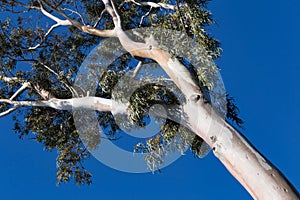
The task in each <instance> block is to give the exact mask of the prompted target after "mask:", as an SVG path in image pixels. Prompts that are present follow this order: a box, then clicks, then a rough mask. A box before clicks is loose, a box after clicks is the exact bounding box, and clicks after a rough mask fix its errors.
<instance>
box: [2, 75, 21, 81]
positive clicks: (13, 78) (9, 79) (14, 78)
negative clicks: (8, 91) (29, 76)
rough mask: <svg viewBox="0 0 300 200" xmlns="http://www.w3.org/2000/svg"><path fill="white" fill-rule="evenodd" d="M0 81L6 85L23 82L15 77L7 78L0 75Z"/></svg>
mask: <svg viewBox="0 0 300 200" xmlns="http://www.w3.org/2000/svg"><path fill="white" fill-rule="evenodd" d="M0 80H2V81H4V82H6V83H14V82H24V80H21V79H19V78H17V77H7V76H3V75H0Z"/></svg>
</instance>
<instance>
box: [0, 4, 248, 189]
mask: <svg viewBox="0 0 300 200" xmlns="http://www.w3.org/2000/svg"><path fill="white" fill-rule="evenodd" d="M103 2H105V1H95V0H93V1H86V0H81V1H67V0H60V1H58V0H51V1H48V0H47V1H43V0H41V1H35V0H30V1H25V0H24V1H18V0H1V3H0V9H1V12H2V13H3V14H2V16H1V22H0V45H1V49H0V68H1V71H0V91H1V92H0V99H1V100H0V113H1V114H0V116H4V115H7V114H10V113H12V112H13V120H14V121H15V126H14V131H15V132H16V133H17V134H18V135H19V137H20V139H26V138H30V139H33V140H35V141H37V142H39V143H41V144H43V146H44V147H45V148H46V149H47V150H49V151H52V150H56V151H57V152H58V156H57V182H58V183H61V182H68V181H69V180H71V179H72V178H73V180H74V181H75V182H76V183H78V184H83V183H87V184H90V183H91V176H92V175H91V173H90V172H89V171H88V170H87V169H85V167H84V163H83V162H84V160H85V159H87V158H88V157H89V156H90V153H89V151H88V149H95V148H97V146H98V145H101V142H100V141H101V134H91V133H92V132H93V131H95V129H94V127H85V128H86V129H85V130H84V131H85V132H86V137H85V136H83V137H79V134H78V130H77V129H76V127H75V125H74V117H73V111H72V110H71V109H69V110H65V109H55V108H53V107H49V106H45V107H42V106H34V105H33V104H26V102H37V103H40V104H41V103H42V102H43V101H48V100H51V99H72V98H74V97H83V96H88V94H87V93H88V91H86V90H84V89H82V88H80V87H78V86H76V85H74V82H75V79H76V74H77V72H78V69H79V67H80V66H81V64H82V62H83V61H84V59H85V58H86V56H87V55H88V54H89V53H90V51H91V50H92V49H93V48H94V47H96V46H97V45H98V44H99V43H101V42H103V39H104V38H105V37H106V36H107V37H111V35H110V34H111V32H110V30H113V29H114V27H115V23H114V20H113V18H112V15H111V14H110V11H109V9H108V8H107V7H106V6H105V4H104V3H103ZM112 2H114V4H113V6H114V7H115V8H116V10H118V13H119V15H120V18H121V21H122V29H123V30H124V31H127V30H128V31H129V30H131V29H136V28H146V27H156V28H161V29H170V30H174V31H180V32H184V33H185V34H186V35H187V36H189V37H190V38H192V39H193V40H195V41H197V43H198V44H199V45H201V46H202V47H204V49H205V50H206V52H207V56H208V58H209V59H218V58H219V57H220V56H221V52H222V50H221V48H220V42H219V41H218V40H216V39H215V38H214V37H213V36H212V35H210V34H209V33H208V31H207V29H208V27H209V26H210V25H212V24H213V23H214V20H213V19H212V14H211V12H210V11H209V10H208V8H207V3H208V0H194V1H192V0H191V1H190V0H188V1H181V0H176V1H174V0H168V1H157V0H154V1H151V2H147V1H134V0H126V1H119V0H116V1H112ZM153 34H154V35H155V33H153ZM132 37H136V36H134V35H132ZM134 39H135V41H138V40H140V39H139V38H138V37H136V38H134ZM171 40H174V39H171ZM116 42H117V43H118V41H116ZM173 50H174V51H176V49H173ZM111 51H113V50H111ZM171 53H173V55H174V56H178V55H177V54H176V52H171ZM177 58H178V60H179V61H180V62H181V63H182V64H183V65H184V66H185V67H186V68H187V69H188V70H189V72H190V73H191V74H193V76H194V78H195V80H196V82H197V84H198V86H199V87H201V88H202V90H203V91H204V93H207V94H208V95H207V97H206V101H207V102H208V103H211V97H212V96H213V95H214V94H213V91H212V89H211V88H212V85H213V84H214V80H213V79H212V77H213V76H214V75H215V74H216V73H218V69H217V68H215V69H211V68H210V69H209V70H213V71H207V70H199V68H198V67H197V66H194V65H192V64H191V62H190V61H189V60H188V59H186V58H182V57H177ZM140 61H142V62H143V63H149V64H150V63H153V62H154V61H153V60H152V59H146V58H141V57H138V56H133V55H131V54H130V53H125V54H124V55H122V56H120V57H119V58H117V59H116V60H115V62H113V63H112V64H111V65H109V66H108V67H107V69H106V70H105V71H101V73H100V74H97V76H98V77H99V82H98V83H97V89H96V93H95V94H93V95H94V96H96V97H101V98H106V99H109V98H111V97H112V95H115V96H118V95H120V96H122V94H120V93H119V94H118V93H114V91H113V90H112V88H114V87H116V85H117V83H118V82H119V81H120V80H121V79H122V80H124V79H126V76H125V74H126V71H130V70H134V69H136V67H137V63H139V62H140ZM201 69H203V68H201ZM96 72H97V71H96ZM142 78H147V77H142ZM121 89H122V88H121ZM115 91H116V90H115ZM117 91H121V90H117ZM176 91H178V90H176V89H172V88H171V87H165V86H164V85H163V84H159V83H149V84H145V85H143V87H140V88H138V89H136V90H135V91H134V93H133V94H132V96H131V97H130V99H129V105H128V110H129V114H128V115H126V117H127V125H126V127H127V128H130V127H140V128H142V127H144V126H146V124H147V120H149V116H147V115H145V114H144V113H147V112H148V111H149V108H150V107H151V106H152V105H154V104H165V105H178V104H179V103H180V99H178V98H177V96H178V95H176V94H175V93H176ZM174 92H175V93H174ZM179 93H180V91H179ZM218 95H223V96H222V98H224V99H226V100H227V101H226V102H223V104H222V105H218V106H216V109H217V110H219V111H220V112H225V113H224V114H225V115H226V118H227V119H228V120H229V121H231V122H234V123H236V125H238V126H241V125H242V124H243V121H242V120H241V119H240V118H239V117H238V108H237V106H236V105H235V103H234V99H233V98H232V97H230V96H228V94H226V93H222V94H218ZM183 101H185V99H183ZM224 106H225V107H224ZM76 112H81V114H82V113H83V115H82V116H84V110H80V111H76ZM97 116H98V121H99V125H100V126H101V127H102V129H104V130H106V131H105V134H106V135H107V137H108V138H109V139H111V140H116V139H118V137H119V135H116V134H120V132H122V130H121V129H120V127H119V126H118V123H117V121H116V120H117V119H116V118H115V117H114V116H113V115H112V113H110V112H97ZM81 120H82V121H85V120H86V121H88V120H89V119H87V118H84V117H82V118H81ZM121 120H122V119H121ZM123 121H124V120H123ZM174 138H179V139H176V140H174ZM120 140H121V138H120ZM172 145H173V146H172ZM204 145H205V142H204V141H203V140H202V138H201V137H199V136H195V134H194V133H193V132H192V131H191V130H189V129H188V128H186V127H183V126H180V124H179V123H178V122H176V121H173V120H167V121H166V122H165V124H164V125H163V126H161V130H160V132H159V133H158V134H157V135H156V136H155V137H152V138H147V139H145V141H143V142H140V143H138V144H137V145H136V146H133V147H132V151H135V152H146V153H147V154H145V155H147V156H145V160H146V161H145V162H147V164H148V166H149V167H150V168H151V169H152V170H153V171H155V170H157V169H159V165H160V164H161V163H162V162H163V158H164V155H165V154H166V151H168V150H167V149H168V148H169V149H172V148H171V147H174V148H175V149H177V150H179V151H180V150H182V149H185V148H187V147H189V149H190V150H191V151H192V152H193V153H194V154H195V156H196V157H201V156H203V155H204V154H205V153H207V151H208V149H205V150H203V148H201V147H203V146H204ZM207 148H208V147H207Z"/></svg>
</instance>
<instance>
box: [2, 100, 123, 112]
mask: <svg viewBox="0 0 300 200" xmlns="http://www.w3.org/2000/svg"><path fill="white" fill-rule="evenodd" d="M0 103H6V104H10V105H13V106H14V107H13V108H11V109H9V110H7V111H5V112H2V113H0V116H4V115H7V114H9V113H11V112H13V111H14V110H16V109H17V108H19V107H24V106H35V107H50V108H54V109H57V110H73V109H74V110H77V109H85V110H97V111H101V112H111V111H112V100H111V99H105V98H101V97H82V98H72V99H56V98H53V99H49V100H46V101H13V100H10V99H0ZM117 105H119V107H117V108H115V109H114V110H116V111H118V112H122V113H126V108H127V105H125V104H117V103H115V104H114V106H117Z"/></svg>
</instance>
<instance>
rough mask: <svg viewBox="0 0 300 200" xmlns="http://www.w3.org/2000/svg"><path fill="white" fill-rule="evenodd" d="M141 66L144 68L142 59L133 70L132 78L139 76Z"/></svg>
mask: <svg viewBox="0 0 300 200" xmlns="http://www.w3.org/2000/svg"><path fill="white" fill-rule="evenodd" d="M141 68H142V61H139V63H138V64H137V66H136V68H135V70H134V72H133V75H132V78H135V77H136V76H137V74H138V73H139V71H140V70H141Z"/></svg>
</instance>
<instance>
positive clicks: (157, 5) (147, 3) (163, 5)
mask: <svg viewBox="0 0 300 200" xmlns="http://www.w3.org/2000/svg"><path fill="white" fill-rule="evenodd" d="M126 1H127V2H132V3H134V4H136V5H139V6H150V7H152V8H164V9H170V10H175V8H176V7H175V6H174V5H171V4H166V3H155V2H150V1H149V2H136V1H135V0H126Z"/></svg>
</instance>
